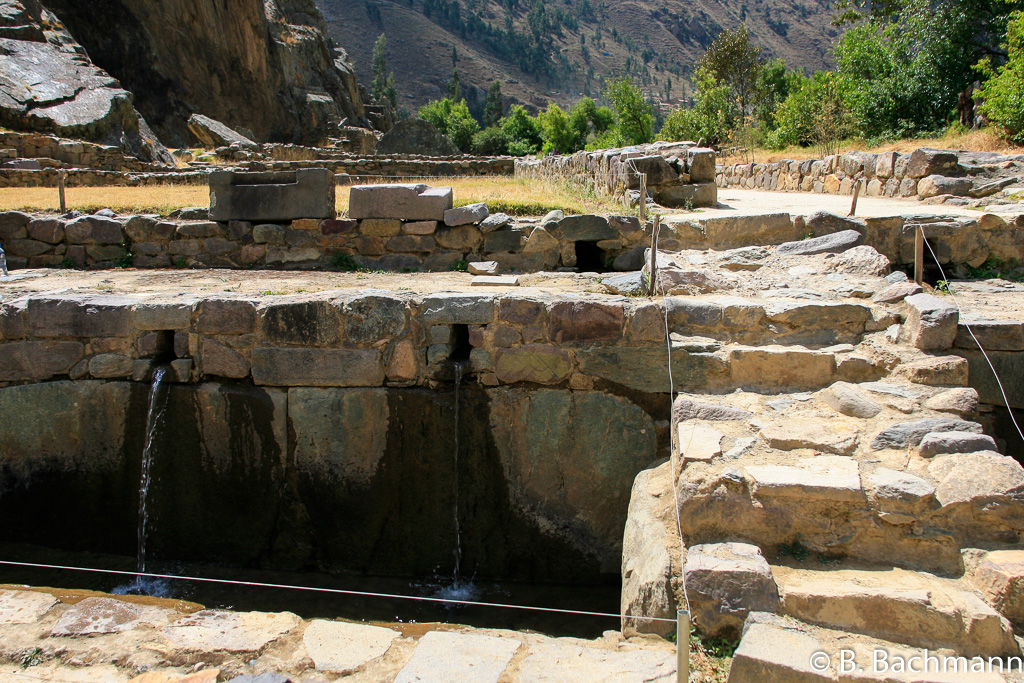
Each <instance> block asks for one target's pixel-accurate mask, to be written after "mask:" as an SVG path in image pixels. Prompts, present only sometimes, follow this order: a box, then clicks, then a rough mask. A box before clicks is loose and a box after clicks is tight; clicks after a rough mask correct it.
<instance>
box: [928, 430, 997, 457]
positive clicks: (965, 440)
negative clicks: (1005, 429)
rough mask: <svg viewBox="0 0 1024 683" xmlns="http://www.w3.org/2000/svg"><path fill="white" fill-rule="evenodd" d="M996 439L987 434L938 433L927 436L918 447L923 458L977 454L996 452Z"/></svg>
mask: <svg viewBox="0 0 1024 683" xmlns="http://www.w3.org/2000/svg"><path fill="white" fill-rule="evenodd" d="M995 450H998V449H997V448H996V442H995V439H993V438H992V437H991V436H988V435H986V434H975V433H973V432H938V433H929V434H925V436H924V438H923V439H921V443H920V444H919V445H918V447H917V453H918V455H920V456H921V457H922V458H930V457H932V456H935V455H939V454H942V453H975V452H977V451H995Z"/></svg>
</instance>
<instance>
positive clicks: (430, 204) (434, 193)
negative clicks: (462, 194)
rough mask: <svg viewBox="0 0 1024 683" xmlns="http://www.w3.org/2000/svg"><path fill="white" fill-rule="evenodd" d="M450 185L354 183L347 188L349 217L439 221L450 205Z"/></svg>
mask: <svg viewBox="0 0 1024 683" xmlns="http://www.w3.org/2000/svg"><path fill="white" fill-rule="evenodd" d="M452 204H453V194H452V188H450V187H430V186H429V185H423V184H416V185H411V184H410V185H355V186H353V187H352V189H351V190H350V192H349V203H348V216H349V218H355V219H363V218H399V219H401V220H406V221H443V220H444V212H445V211H447V210H448V209H450V208H452Z"/></svg>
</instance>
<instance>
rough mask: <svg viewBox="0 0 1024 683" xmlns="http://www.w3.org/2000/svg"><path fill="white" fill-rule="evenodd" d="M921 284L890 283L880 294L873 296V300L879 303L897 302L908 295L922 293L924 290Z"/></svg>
mask: <svg viewBox="0 0 1024 683" xmlns="http://www.w3.org/2000/svg"><path fill="white" fill-rule="evenodd" d="M923 291H924V289H922V287H921V285H919V284H917V283H916V282H898V283H896V284H894V285H889V286H888V287H886V288H885V289H883V290H882V291H880V292H879V293H878V294H875V296H874V297H872V299H871V300H872V301H874V302H875V303H879V304H896V303H899V302H901V301H903V300H904V299H906V298H907V297H908V296H913V295H915V294H920V293H921V292H923Z"/></svg>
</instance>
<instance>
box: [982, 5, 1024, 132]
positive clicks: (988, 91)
mask: <svg viewBox="0 0 1024 683" xmlns="http://www.w3.org/2000/svg"><path fill="white" fill-rule="evenodd" d="M1006 38H1007V46H1006V48H1007V54H1008V56H1009V59H1008V61H1007V62H1006V64H1005V65H1004V66H1002V67H1000V69H999V71H998V72H994V71H992V68H991V66H990V65H989V64H988V62H985V63H984V64H983V65H982V67H981V69H982V71H983V73H986V75H988V76H989V78H988V80H987V81H986V82H985V83H984V84H983V85H982V87H981V90H980V91H979V92H978V95H979V96H980V97H984V98H985V102H984V104H982V105H981V107H980V110H981V112H982V113H983V114H984V115H985V116H987V117H988V118H989V120H990V121H992V123H994V124H996V125H997V126H999V128H1001V129H1002V131H1003V133H1004V134H1005V135H1006V137H1008V138H1010V139H1011V140H1013V141H1014V142H1016V143H1018V144H1020V143H1024V12H1014V14H1013V18H1012V19H1011V20H1010V24H1009V26H1008V28H1007V34H1006Z"/></svg>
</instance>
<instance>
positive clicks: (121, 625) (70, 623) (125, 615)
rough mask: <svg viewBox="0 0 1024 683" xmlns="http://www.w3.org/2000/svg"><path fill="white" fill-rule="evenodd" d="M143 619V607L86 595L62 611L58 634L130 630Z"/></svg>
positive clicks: (55, 629) (71, 634) (69, 634)
mask: <svg viewBox="0 0 1024 683" xmlns="http://www.w3.org/2000/svg"><path fill="white" fill-rule="evenodd" d="M142 623H143V616H142V610H141V609H139V608H138V607H136V606H135V605H131V604H128V603H125V602H121V601H120V600H113V599H111V598H86V599H85V600H82V601H81V602H79V603H78V604H77V605H73V606H72V607H71V608H69V609H68V610H67V611H66V612H64V614H62V615H60V618H59V619H58V620H57V624H56V625H55V626H54V627H53V630H52V631H51V634H52V635H55V636H84V635H89V634H96V633H120V632H122V631H130V630H132V629H133V628H135V627H136V626H139V625H140V624H142Z"/></svg>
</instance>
